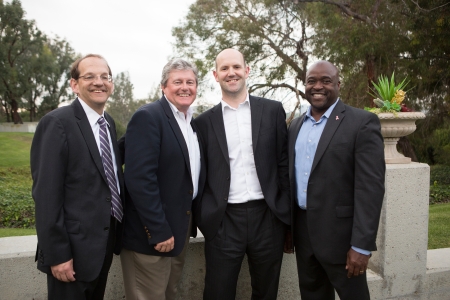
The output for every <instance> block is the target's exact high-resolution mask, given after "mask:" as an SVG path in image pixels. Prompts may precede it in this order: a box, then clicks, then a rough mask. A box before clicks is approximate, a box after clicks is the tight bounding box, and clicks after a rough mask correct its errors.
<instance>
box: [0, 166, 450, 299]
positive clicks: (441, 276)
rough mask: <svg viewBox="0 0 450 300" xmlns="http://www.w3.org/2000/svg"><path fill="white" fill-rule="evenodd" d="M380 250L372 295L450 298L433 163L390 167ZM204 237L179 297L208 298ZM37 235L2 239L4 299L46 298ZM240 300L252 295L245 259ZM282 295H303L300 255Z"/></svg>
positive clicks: (448, 255) (192, 247)
mask: <svg viewBox="0 0 450 300" xmlns="http://www.w3.org/2000/svg"><path fill="white" fill-rule="evenodd" d="M386 168H387V170H386V195H385V199H384V204H383V210H382V215H381V220H380V228H379V231H378V241H377V243H378V251H377V252H374V253H373V257H372V259H371V260H370V270H369V271H368V272H367V276H368V282H369V289H370V293H371V296H372V299H402V300H406V299H419V300H428V299H430V300H450V248H447V249H437V250H428V251H427V242H428V238H427V237H428V191H429V188H428V185H429V167H428V165H425V164H418V163H412V164H407V165H406V164H405V165H387V166H386ZM203 242H204V241H203V238H197V239H191V242H190V244H189V248H188V252H187V258H186V265H185V268H184V273H183V277H182V280H181V283H180V296H179V299H186V300H188V299H192V300H197V299H201V298H202V291H203V282H204V274H205V263H204V254H203ZM35 246H36V236H30V237H12V238H1V239H0V300H11V299H14V300H16V299H17V300H22V299H23V300H25V299H27V300H29V299H36V300H38V299H46V275H44V274H42V273H40V272H39V271H38V270H37V269H36V265H35V263H34V249H35ZM237 293H238V294H237V297H236V299H250V294H251V288H250V278H249V273H248V266H247V262H246V261H244V263H243V266H242V270H241V274H240V277H239V282H238V290H237ZM278 295H279V297H278V299H280V300H292V299H300V296H299V289H298V283H297V272H296V265H295V256H294V255H286V254H285V255H284V258H283V265H282V271H281V280H280V288H279V293H278ZM105 299H108V300H109V299H111V300H116V299H117V300H118V299H124V291H123V282H122V272H121V267H120V259H118V257H115V258H114V261H113V265H112V267H111V271H110V275H109V279H108V285H107V291H106V296H105Z"/></svg>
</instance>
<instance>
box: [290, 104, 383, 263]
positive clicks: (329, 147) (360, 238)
mask: <svg viewBox="0 0 450 300" xmlns="http://www.w3.org/2000/svg"><path fill="white" fill-rule="evenodd" d="M303 119H304V115H303V116H302V117H300V118H296V119H294V120H293V121H292V123H291V125H290V127H289V176H290V179H291V199H292V212H294V211H295V208H296V206H297V203H296V202H297V201H296V199H297V196H296V193H297V192H296V181H295V170H294V162H295V159H296V157H295V142H296V140H297V136H298V133H299V131H300V127H301V126H302V124H303ZM385 168H386V166H385V162H384V145H383V137H382V136H381V132H380V121H379V119H378V117H377V116H376V115H375V114H373V113H370V112H367V111H364V110H361V109H357V108H354V107H351V106H348V105H345V104H344V103H343V102H342V101H339V102H338V103H337V104H336V107H335V108H334V110H333V111H332V113H331V115H330V118H329V120H328V121H327V124H326V126H325V128H324V130H323V133H322V136H321V138H320V141H319V144H318V146H317V150H316V154H315V156H314V161H313V165H312V168H311V172H310V177H309V182H308V188H307V202H308V230H309V232H308V233H309V237H310V239H311V246H312V248H313V249H314V253H315V255H316V257H317V258H318V259H319V260H322V261H325V262H328V263H345V262H346V254H347V252H348V250H349V249H350V247H351V246H355V247H359V248H362V249H365V250H376V245H375V240H376V235H377V230H378V223H379V218H380V213H381V205H382V201H383V197H384V179H385V178H384V176H385ZM292 230H293V231H294V230H296V228H292ZM294 236H295V235H294Z"/></svg>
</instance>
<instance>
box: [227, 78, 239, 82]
mask: <svg viewBox="0 0 450 300" xmlns="http://www.w3.org/2000/svg"><path fill="white" fill-rule="evenodd" d="M238 80H239V79H230V80H227V82H238Z"/></svg>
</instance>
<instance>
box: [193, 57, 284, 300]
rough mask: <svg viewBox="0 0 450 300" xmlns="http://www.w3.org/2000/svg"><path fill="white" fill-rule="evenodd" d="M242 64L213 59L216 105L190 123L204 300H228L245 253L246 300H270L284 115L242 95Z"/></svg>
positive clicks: (277, 252) (278, 247)
mask: <svg viewBox="0 0 450 300" xmlns="http://www.w3.org/2000/svg"><path fill="white" fill-rule="evenodd" d="M249 70H250V69H249V67H248V66H247V65H246V63H245V61H244V57H243V55H242V54H241V53H240V52H239V51H237V50H234V49H226V50H224V51H222V52H221V53H220V54H219V55H218V56H217V58H216V68H215V71H214V72H213V73H214V77H215V79H216V81H217V82H219V84H220V87H221V90H222V101H221V102H220V103H219V104H218V105H216V106H215V107H213V108H212V109H210V110H208V111H206V112H205V113H203V114H202V115H200V116H199V117H197V118H196V119H195V120H194V124H195V125H196V127H197V128H198V132H199V133H200V138H201V141H202V145H203V148H204V150H203V153H204V157H205V164H206V167H207V179H206V183H205V189H204V193H203V197H202V198H201V201H200V202H199V205H198V208H197V211H196V214H195V216H196V220H197V225H198V227H199V228H200V230H201V231H202V233H203V234H204V236H205V238H206V242H205V258H206V276H205V290H204V299H210V300H217V299H235V294H236V284H237V279H238V275H239V271H240V269H241V264H242V260H243V258H244V255H245V254H247V257H248V263H249V269H250V275H251V280H252V299H276V298H277V293H278V282H279V276H280V268H281V262H282V257H283V244H284V233H285V228H286V226H287V225H289V224H290V215H289V203H290V202H289V177H288V156H287V155H288V153H287V129H286V122H285V119H286V114H285V111H284V109H283V106H282V105H281V103H280V102H277V101H273V100H268V99H264V98H259V97H253V96H251V95H249V94H248V92H247V88H246V79H247V78H248V75H249Z"/></svg>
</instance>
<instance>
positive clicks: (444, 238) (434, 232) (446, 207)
mask: <svg viewBox="0 0 450 300" xmlns="http://www.w3.org/2000/svg"><path fill="white" fill-rule="evenodd" d="M439 248H450V203H440V204H433V205H430V216H429V221H428V249H439Z"/></svg>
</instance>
